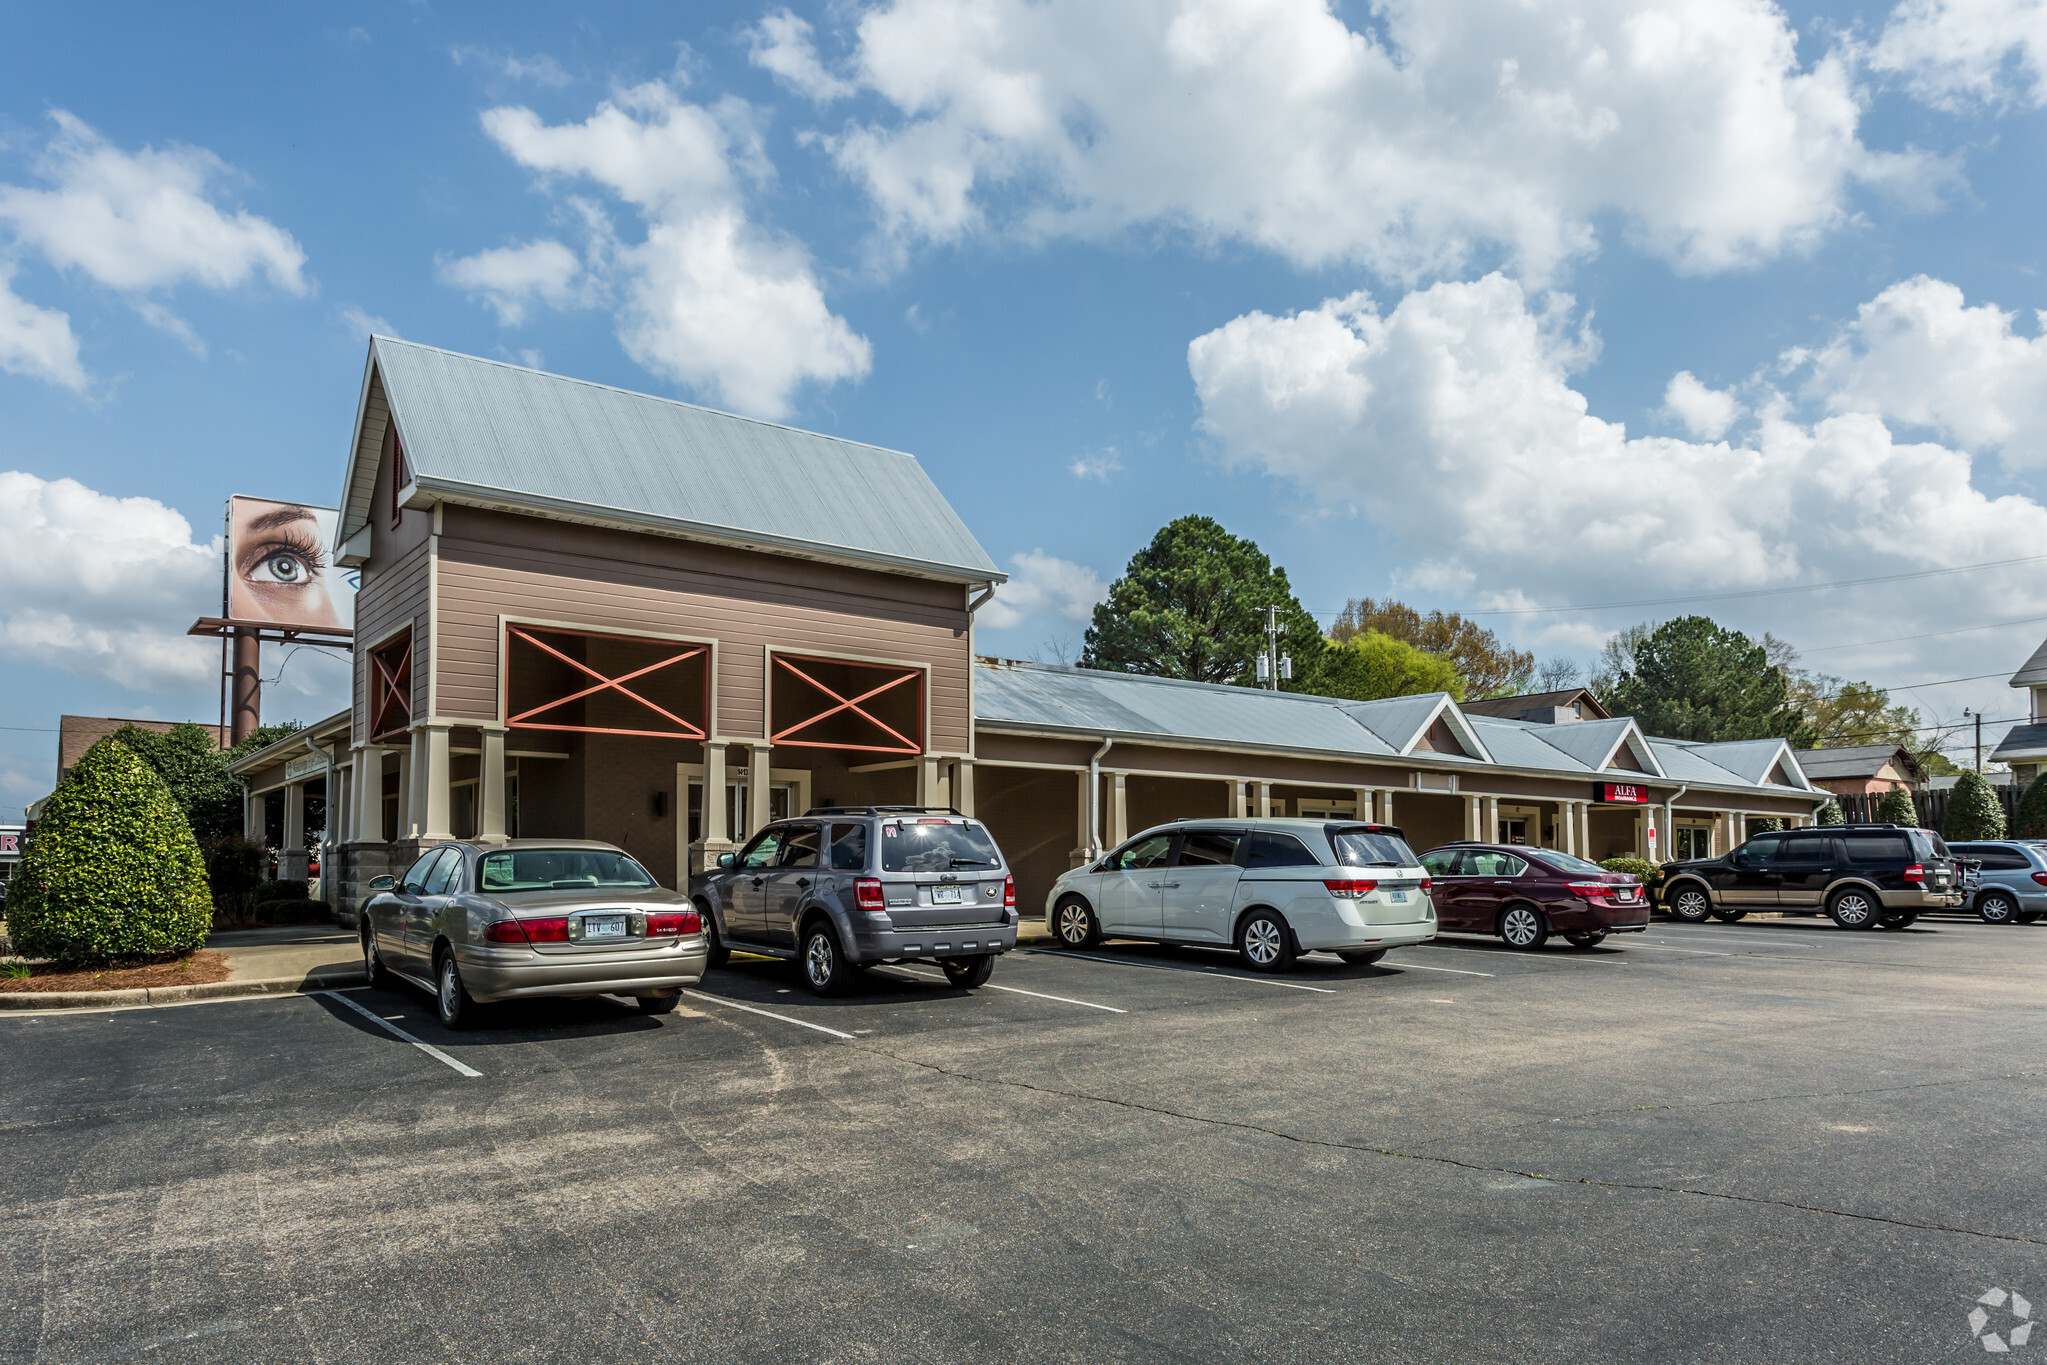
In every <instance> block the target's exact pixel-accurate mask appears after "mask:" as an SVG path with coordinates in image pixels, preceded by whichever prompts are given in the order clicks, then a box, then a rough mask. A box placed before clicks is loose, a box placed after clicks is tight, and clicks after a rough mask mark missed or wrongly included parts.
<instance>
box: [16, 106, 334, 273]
mask: <svg viewBox="0 0 2047 1365" xmlns="http://www.w3.org/2000/svg"><path fill="white" fill-rule="evenodd" d="M50 117H51V118H53V119H54V120H56V123H57V134H56V136H55V137H53V138H52V139H51V140H50V143H49V146H48V147H47V148H46V149H45V151H44V153H43V154H42V156H41V157H39V158H38V159H37V162H36V169H37V171H38V173H39V174H40V175H41V176H42V177H43V179H45V180H47V181H49V182H51V188H49V189H27V188H24V187H22V186H19V185H0V222H4V223H6V224H7V225H8V227H10V228H11V229H12V230H13V232H14V235H15V238H16V240H17V241H18V242H19V243H20V244H21V245H23V246H26V247H31V248H33V249H35V250H36V251H38V252H40V253H41V254H42V255H43V256H44V257H45V258H46V259H47V260H49V261H50V262H51V263H52V264H53V265H56V266H59V267H61V268H64V269H67V270H76V271H78V272H80V273H82V274H84V275H87V276H89V277H90V278H92V279H93V280H95V281H97V282H98V283H100V284H103V285H106V286H108V287H109V288H112V289H119V290H123V291H126V292H131V293H134V292H141V291H144V290H151V289H162V288H166V287H169V286H171V285H175V284H181V283H185V282H191V283H195V284H201V285H205V286H207V287H209V288H213V289H232V288H234V287H236V286H238V285H241V284H245V283H247V282H248V281H249V280H251V279H253V278H256V277H258V276H262V277H265V278H267V279H268V280H269V281H270V282H271V283H272V284H274V285H276V286H277V287H278V288H280V289H283V290H286V291H287V292H289V293H293V294H304V293H305V292H306V290H307V288H308V286H307V283H306V278H305V274H304V271H303V267H304V266H305V261H306V253H305V252H304V251H303V250H301V249H300V247H299V244H298V243H297V242H295V241H293V240H292V237H291V234H290V233H288V232H286V231H285V230H284V229H283V228H280V227H278V226H277V225H276V224H275V223H272V222H270V221H269V220H267V219H264V218H259V217H257V216H256V215H254V214H252V213H249V212H247V211H241V212H237V213H235V214H233V215H229V214H226V213H223V212H222V211H221V210H220V209H218V208H216V207H215V206H214V205H213V203H212V202H210V201H209V199H208V198H207V188H208V185H209V184H210V183H211V182H213V181H216V180H218V179H221V178H222V177H223V176H225V175H227V174H228V168H227V166H226V164H225V163H224V162H222V161H221V159H220V158H219V157H217V156H215V155H214V154H213V153H212V152H209V151H207V150H206V149H204V148H202V147H171V148H168V149H166V150H162V151H159V150H157V149H156V148H154V147H144V148H143V149H142V150H141V151H139V152H124V151H122V150H121V149H120V148H118V147H115V146H113V145H112V144H111V143H109V142H108V141H107V140H106V139H105V138H103V137H101V136H100V135H99V134H98V133H97V132H95V131H93V129H92V128H90V127H88V126H87V125H86V124H85V122H84V121H83V120H81V119H79V118H77V117H76V116H75V115H72V114H68V113H66V112H64V111H63V110H61V109H59V110H56V111H55V112H53V113H52V114H51V115H50Z"/></svg>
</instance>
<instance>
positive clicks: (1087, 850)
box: [1066, 768, 1095, 867]
mask: <svg viewBox="0 0 2047 1365" xmlns="http://www.w3.org/2000/svg"><path fill="white" fill-rule="evenodd" d="M1074 776H1075V777H1077V778H1078V779H1079V791H1078V793H1077V795H1078V796H1079V797H1080V803H1079V805H1078V806H1077V807H1076V808H1075V814H1074V822H1073V823H1074V830H1073V851H1072V852H1071V853H1069V854H1067V855H1066V863H1067V866H1069V867H1080V866H1082V865H1083V864H1085V863H1086V862H1087V860H1088V859H1089V858H1092V857H1093V856H1094V854H1095V847H1094V845H1095V832H1094V831H1093V830H1092V829H1090V828H1088V818H1087V817H1088V811H1089V809H1090V808H1091V807H1092V806H1093V805H1094V801H1095V793H1094V792H1092V791H1090V790H1088V786H1089V783H1088V773H1087V769H1086V768H1082V769H1081V770H1080V771H1079V772H1077V773H1075V774H1074Z"/></svg>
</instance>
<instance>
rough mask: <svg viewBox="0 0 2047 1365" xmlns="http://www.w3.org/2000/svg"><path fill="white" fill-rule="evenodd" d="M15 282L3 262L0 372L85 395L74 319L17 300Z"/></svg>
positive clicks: (11, 269) (10, 267)
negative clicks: (37, 380) (73, 323)
mask: <svg viewBox="0 0 2047 1365" xmlns="http://www.w3.org/2000/svg"><path fill="white" fill-rule="evenodd" d="M13 280H14V266H13V264H12V263H11V262H8V261H5V260H0V370H6V371H7V372H8V373H9V374H25V375H28V376H30V377H32V378H35V379H46V380H48V381H49V382H50V383H52V384H61V385H63V386H64V387H65V388H67V389H77V390H80V391H83V390H84V388H85V386H86V378H85V366H84V365H82V364H80V363H79V360H78V338H77V336H76V335H74V334H73V333H72V331H71V319H70V318H69V317H67V316H65V315H64V314H63V313H60V312H58V311H57V310H56V309H54V308H38V307H37V306H36V305H34V304H32V303H30V302H29V301H28V300H27V299H24V298H21V297H19V296H17V295H16V294H15V292H14V290H13V288H12V284H13Z"/></svg>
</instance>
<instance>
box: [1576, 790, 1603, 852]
mask: <svg viewBox="0 0 2047 1365" xmlns="http://www.w3.org/2000/svg"><path fill="white" fill-rule="evenodd" d="M1578 828H1579V830H1580V832H1581V837H1580V838H1579V840H1578V850H1579V852H1578V856H1579V857H1581V858H1587V859H1590V860H1591V861H1593V862H1598V861H1599V860H1598V859H1597V858H1593V857H1592V803H1591V802H1590V801H1580V802H1579V803H1578Z"/></svg>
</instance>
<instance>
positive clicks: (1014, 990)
mask: <svg viewBox="0 0 2047 1365" xmlns="http://www.w3.org/2000/svg"><path fill="white" fill-rule="evenodd" d="M888 970H890V971H892V972H901V973H902V974H903V975H905V976H914V977H916V978H917V979H918V980H919V981H943V980H945V978H944V977H942V976H932V975H930V974H929V973H926V972H914V971H911V970H910V969H909V968H908V967H890V968H889V969H888ZM981 989H982V990H984V991H1008V992H1009V993H1010V994H1011V995H1029V996H1034V997H1036V998H1037V999H1039V1000H1057V1001H1058V1002H1059V1003H1060V1004H1062V1005H1082V1006H1085V1007H1086V1008H1088V1009H1091V1010H1107V1011H1108V1012H1109V1013H1111V1014H1128V1013H1130V1011H1129V1010H1119V1009H1117V1008H1116V1007H1115V1006H1114V1005H1097V1004H1096V1003H1095V1002H1094V1001H1092V1000H1074V999H1071V998H1069V997H1067V996H1064V995H1047V994H1045V993H1044V992H1043V991H1027V990H1024V989H1023V988H1022V987H1019V986H998V985H996V984H995V983H994V982H992V981H984V982H982V983H981Z"/></svg>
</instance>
